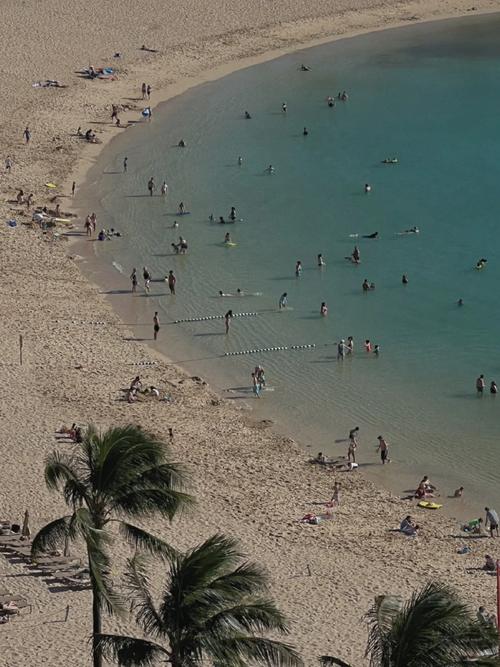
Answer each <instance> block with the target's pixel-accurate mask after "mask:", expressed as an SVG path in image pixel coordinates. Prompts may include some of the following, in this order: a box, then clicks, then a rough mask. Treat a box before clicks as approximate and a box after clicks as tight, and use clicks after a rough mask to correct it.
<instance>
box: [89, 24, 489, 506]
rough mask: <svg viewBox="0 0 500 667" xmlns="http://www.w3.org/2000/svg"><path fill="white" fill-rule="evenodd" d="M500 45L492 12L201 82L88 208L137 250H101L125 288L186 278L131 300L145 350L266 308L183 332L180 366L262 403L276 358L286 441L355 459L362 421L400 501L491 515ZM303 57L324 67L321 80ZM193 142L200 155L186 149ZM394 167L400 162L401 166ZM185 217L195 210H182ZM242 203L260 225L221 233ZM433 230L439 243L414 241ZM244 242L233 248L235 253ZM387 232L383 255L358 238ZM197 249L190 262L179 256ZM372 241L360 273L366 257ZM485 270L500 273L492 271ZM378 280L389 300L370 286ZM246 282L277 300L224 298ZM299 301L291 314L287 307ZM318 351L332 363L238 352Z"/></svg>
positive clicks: (122, 148) (162, 115)
mask: <svg viewBox="0 0 500 667" xmlns="http://www.w3.org/2000/svg"><path fill="white" fill-rule="evenodd" d="M499 30H500V18H499V16H496V15H495V16H491V15H490V16H487V17H472V16H471V17H468V18H467V19H461V20H454V21H446V22H440V23H434V24H423V25H418V26H412V27H409V28H404V29H398V30H391V31H384V32H381V33H375V34H372V35H366V36H361V37H357V38H354V39H350V40H342V41H339V42H336V43H333V44H330V45H326V46H321V47H317V48H314V49H310V50H306V51H302V52H299V53H297V54H294V55H292V56H286V57H284V58H281V59H278V60H275V61H272V62H269V63H265V64H262V65H258V66H255V67H252V68H250V69H247V70H243V71H240V72H237V73H235V74H233V75H230V76H228V77H225V78H224V79H221V80H219V81H216V82H213V83H209V84H206V85H203V86H199V87H197V88H195V89H193V90H191V91H189V92H187V93H185V94H184V95H182V96H180V97H178V98H175V99H173V100H171V101H170V102H168V103H166V104H165V105H163V106H162V107H161V108H160V109H159V110H158V111H156V112H155V114H154V118H153V121H152V122H151V123H149V124H142V125H141V126H140V127H135V128H134V129H131V130H129V131H127V132H126V133H124V135H122V136H121V137H120V139H119V140H117V141H114V142H112V144H111V145H110V147H109V148H107V149H106V150H105V152H104V154H103V157H102V159H101V160H100V162H99V163H98V164H97V165H96V167H94V168H93V170H92V171H91V173H90V175H89V181H88V183H87V185H86V186H85V187H84V188H83V190H82V193H81V197H80V202H83V201H86V200H87V201H88V200H91V201H92V208H96V209H97V211H98V215H99V221H100V224H101V225H102V226H104V227H115V228H117V229H119V230H120V231H121V232H122V233H123V234H124V236H123V238H121V239H115V240H113V241H112V242H105V243H97V242H96V243H95V244H93V245H94V249H95V251H96V253H97V255H98V258H99V259H100V260H101V262H102V263H101V267H102V266H104V267H105V271H106V270H108V269H111V271H113V275H112V276H110V275H109V273H108V278H107V279H106V280H107V282H108V284H109V285H111V286H114V287H116V288H117V289H118V290H128V289H129V285H130V283H129V279H128V276H129V274H130V271H131V268H132V266H136V267H137V269H138V271H139V273H141V272H142V267H143V266H144V265H147V266H148V267H149V269H150V270H151V271H152V273H153V276H154V278H161V277H163V276H164V275H165V274H166V273H168V270H169V269H173V270H174V272H175V274H176V276H177V280H178V282H177V296H175V297H171V296H170V295H168V288H167V286H166V285H165V284H164V283H160V282H153V283H152V288H151V295H150V296H149V297H144V296H143V295H142V294H138V295H137V296H131V295H129V294H126V293H123V294H116V295H115V297H114V298H115V303H116V302H118V308H119V309H120V308H121V309H122V310H126V312H127V313H128V317H131V318H132V321H131V322H132V323H138V324H140V325H141V327H140V328H139V329H138V330H139V331H141V332H142V333H143V335H144V332H146V334H145V336H144V337H146V338H147V337H149V336H150V334H151V329H152V325H151V321H152V315H153V312H154V311H155V310H159V312H160V316H161V319H162V322H164V323H165V324H166V323H167V322H172V321H174V320H176V319H185V318H192V317H201V316H209V315H222V314H223V313H224V312H226V310H227V309H229V308H232V309H233V310H234V311H235V312H242V311H244V312H255V311H257V312H258V313H259V314H258V315H257V316H254V317H247V318H238V319H234V320H233V322H232V327H231V332H230V335H229V336H225V335H224V334H223V330H224V326H223V322H222V321H221V320H214V321H203V322H196V323H188V324H178V325H169V326H164V327H163V329H162V331H161V332H160V338H161V340H160V343H159V345H160V346H165V347H164V349H165V351H166V352H167V354H169V355H170V356H171V357H173V358H174V360H177V359H182V360H183V361H186V359H189V358H192V359H197V360H198V361H196V362H193V368H202V369H203V372H205V373H206V374H208V376H210V377H211V378H214V379H215V380H216V381H217V382H218V384H219V385H220V386H222V387H223V388H226V389H227V388H229V387H242V386H244V387H250V372H251V370H252V369H253V367H254V365H255V364H257V363H261V364H263V365H264V366H265V369H266V375H267V380H268V384H269V385H270V386H271V387H272V388H273V391H268V392H265V393H264V395H263V397H262V400H261V401H260V402H259V406H258V411H259V413H262V414H266V415H268V414H272V415H273V416H274V417H275V418H276V419H277V421H278V425H279V426H280V428H282V429H283V430H285V431H287V432H290V433H294V434H296V435H298V437H299V438H300V439H301V440H302V441H304V442H306V443H310V444H311V447H312V448H314V450H319V449H323V450H328V451H330V452H332V453H336V454H344V453H345V443H335V440H339V439H342V438H343V437H345V434H346V432H347V430H348V429H349V428H351V427H352V426H353V425H355V424H359V425H360V427H361V429H362V430H361V446H360V449H359V453H358V458H359V460H360V462H361V463H364V464H366V465H367V466H369V472H370V474H372V475H376V476H377V478H379V479H381V480H382V481H383V482H384V483H386V484H389V485H391V486H392V487H393V488H396V489H398V490H403V489H406V488H409V487H408V484H410V486H412V485H414V484H416V482H417V481H418V479H417V478H419V477H420V476H421V475H422V474H423V473H428V474H429V475H431V477H432V478H433V480H436V481H437V482H438V483H439V485H440V486H441V487H442V490H443V493H444V494H446V493H449V492H450V491H451V490H452V489H453V488H455V487H456V486H459V485H461V484H463V485H464V486H465V487H466V494H467V496H468V498H469V499H472V500H470V505H469V507H470V508H471V510H472V509H473V510H474V511H476V510H479V509H480V508H482V507H483V506H484V504H485V503H488V504H490V505H493V506H495V504H496V503H497V504H498V500H499V499H500V498H499V492H498V487H497V482H498V466H497V456H498V451H499V449H498V430H499V429H498V423H499V420H498V415H499V410H500V405H498V401H499V400H500V396H496V397H495V396H490V394H489V393H488V394H485V395H484V396H483V397H482V398H481V399H478V398H477V396H476V395H475V389H474V382H475V378H476V377H477V376H478V374H479V373H484V374H485V376H486V379H487V381H489V380H491V379H495V378H496V379H497V380H498V381H499V382H500V361H499V360H498V359H497V350H498V340H497V336H498V332H499V324H500V312H499V309H498V305H497V303H498V299H497V295H496V288H497V285H498V284H499V280H500V238H499V234H498V229H497V228H498V221H497V219H496V218H497V209H498V203H499V192H500V189H499V187H498V179H499V175H500V168H499V158H498V148H497V137H498V131H499V130H498V118H499V116H498V110H499V109H500V87H499V86H498V74H499V70H500V43H499V41H498V38H497V36H498V34H499ZM302 62H307V63H308V64H309V65H310V66H311V68H312V70H311V71H310V72H301V71H299V69H298V65H299V64H300V63H302ZM343 89H346V90H347V91H348V93H349V101H348V102H346V103H342V102H336V105H335V108H333V109H331V108H329V107H328V106H327V104H326V97H327V96H328V95H335V94H336V93H337V92H338V91H340V90H343ZM284 101H286V103H287V105H288V112H287V113H286V115H285V114H283V113H282V112H281V104H282V102H284ZM245 109H248V110H249V111H250V113H251V115H252V119H251V120H245V119H244V117H243V111H244V110H245ZM304 126H307V128H308V129H309V135H308V136H303V134H302V130H303V127H304ZM181 137H182V138H184V139H185V140H186V142H187V144H188V145H187V148H184V149H181V148H178V147H176V144H177V142H178V141H179V139H180V138H181ZM124 155H127V156H128V163H129V171H128V173H127V174H123V173H122V160H123V156H124ZM239 155H241V156H243V158H244V161H243V165H242V166H238V164H237V157H238V156H239ZM393 155H396V156H397V157H398V160H399V163H398V164H397V165H383V164H381V160H382V159H383V158H385V157H388V156H393ZM269 164H272V165H273V166H274V167H275V174H273V175H270V174H267V173H265V172H264V170H265V168H266V166H267V165H269ZM150 176H154V177H155V180H156V184H157V188H158V190H157V194H158V192H159V187H160V185H161V182H162V181H163V179H166V180H167V182H168V185H169V195H168V197H167V198H163V197H160V196H155V197H149V196H148V194H147V188H146V184H147V181H148V179H149V177H150ZM365 183H370V184H371V185H372V192H371V193H370V194H368V195H367V194H365V193H364V191H363V186H364V184H365ZM180 201H184V202H185V204H186V206H187V209H188V210H190V211H191V213H190V215H187V216H184V217H182V218H179V217H178V216H176V211H177V204H178V202H180ZM232 205H234V206H236V207H237V211H238V217H241V218H243V222H237V223H236V224H234V225H229V226H224V225H219V224H216V223H210V222H209V220H208V216H209V214H210V213H212V214H213V215H214V216H216V219H217V218H218V216H219V215H223V216H225V217H227V215H228V213H229V209H230V207H231V206H232ZM174 220H179V221H180V227H179V229H173V228H172V224H173V221H174ZM414 225H417V226H418V227H419V228H420V230H421V232H420V234H419V235H408V236H399V235H398V232H400V231H401V230H404V229H408V228H410V227H413V226H414ZM228 231H229V233H230V234H231V237H232V238H233V240H234V241H235V242H236V243H237V245H236V246H234V247H231V248H227V247H224V245H223V243H222V241H223V238H224V234H225V233H226V232H228ZM374 231H378V232H379V235H380V238H379V239H378V240H376V241H373V240H368V239H363V238H359V239H353V238H351V237H350V235H352V234H360V235H363V234H369V233H372V232H374ZM179 234H182V236H184V237H185V238H187V240H188V243H189V252H188V254H187V255H185V256H179V255H173V254H172V253H171V247H170V244H171V243H172V242H174V241H176V240H177V238H178V236H179ZM354 242H357V243H358V245H359V248H360V251H361V258H362V262H361V264H360V265H359V266H354V265H352V264H350V263H349V262H347V261H346V260H345V259H344V257H345V256H348V255H349V254H350V253H351V251H352V248H353V245H354ZM318 253H322V254H323V256H324V258H325V261H326V263H327V266H326V267H324V268H323V269H318V268H317V266H316V256H317V254H318ZM481 257H486V258H488V264H487V267H486V268H485V269H484V270H483V271H476V270H474V266H475V263H476V261H477V260H478V259H479V258H481ZM298 259H300V260H301V261H302V263H303V267H304V270H303V273H302V276H301V277H300V278H296V277H295V275H294V268H295V262H296V260H298ZM102 271H103V269H102V268H101V269H100V272H101V277H100V280H101V282H102V279H103V278H102ZM403 273H406V274H407V275H408V278H409V284H408V285H402V283H401V276H402V274H403ZM364 278H368V280H369V281H373V282H374V283H375V284H376V289H375V291H373V292H370V293H363V292H362V290H361V283H362V282H363V279H364ZM238 287H240V288H242V289H244V290H246V291H250V292H262V296H256V297H245V298H239V299H229V298H225V299H220V298H216V295H217V293H218V290H219V289H222V290H224V291H225V292H235V291H236V289H237V288H238ZM283 292H287V293H288V300H289V305H290V309H289V310H287V311H286V312H278V311H277V302H278V299H279V296H280V294H281V293H283ZM459 298H463V300H464V306H463V307H461V308H460V307H458V306H457V300H458V299H459ZM322 301H326V302H327V304H328V307H329V314H328V317H326V318H322V317H321V316H320V315H319V308H320V303H321V302H322ZM349 335H352V336H354V339H355V345H356V348H355V354H354V355H353V356H352V358H349V359H346V360H345V361H344V362H338V361H337V360H336V349H335V346H334V345H333V343H334V341H338V340H339V339H340V338H347V336H349ZM366 338H369V339H370V340H371V341H372V342H374V343H378V344H380V346H381V354H380V356H379V357H378V358H377V357H375V356H374V355H373V354H365V353H364V351H363V341H364V340H365V339H366ZM301 344H316V347H315V348H314V349H311V350H303V351H290V350H288V351H276V352H267V353H262V354H257V355H243V356H237V357H233V356H231V357H221V355H223V354H224V353H225V352H234V351H240V350H248V349H255V348H266V347H272V346H287V345H288V346H290V345H301ZM228 395H229V396H232V397H237V396H247V397H248V396H249V393H248V390H246V391H244V392H241V391H235V392H232V393H230V394H228ZM255 403H256V402H255ZM379 433H383V434H384V435H385V437H386V438H387V439H388V441H389V442H390V444H391V458H392V460H393V463H394V464H395V465H391V466H387V469H382V466H380V465H379V464H378V459H377V457H376V455H375V445H376V436H377V435H378V434H379ZM375 464H376V465H375ZM410 480H411V481H410Z"/></svg>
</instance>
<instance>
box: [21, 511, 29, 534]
mask: <svg viewBox="0 0 500 667" xmlns="http://www.w3.org/2000/svg"><path fill="white" fill-rule="evenodd" d="M29 520H30V513H29V512H28V510H26V512H25V513H24V520H23V528H22V530H21V535H22V537H31V530H30V526H29Z"/></svg>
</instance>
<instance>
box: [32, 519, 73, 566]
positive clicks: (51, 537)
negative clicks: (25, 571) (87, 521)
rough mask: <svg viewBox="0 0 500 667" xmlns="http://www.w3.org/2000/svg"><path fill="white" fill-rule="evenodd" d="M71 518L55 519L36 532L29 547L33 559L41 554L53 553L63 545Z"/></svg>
mask: <svg viewBox="0 0 500 667" xmlns="http://www.w3.org/2000/svg"><path fill="white" fill-rule="evenodd" d="M71 518H72V517H71V516H63V517H61V518H60V519H55V521H51V522H50V523H48V524H47V525H46V526H44V527H43V528H41V529H40V530H39V531H38V533H37V534H36V535H35V537H34V538H33V543H32V545H31V555H32V556H33V558H35V557H36V556H39V555H40V554H42V553H43V552H47V551H55V550H56V549H59V548H60V547H62V546H63V545H64V540H65V539H66V536H67V535H68V528H69V525H70V520H71Z"/></svg>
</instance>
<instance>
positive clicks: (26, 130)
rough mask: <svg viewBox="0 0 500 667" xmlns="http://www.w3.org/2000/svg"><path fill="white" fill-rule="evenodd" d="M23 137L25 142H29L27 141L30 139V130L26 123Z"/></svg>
mask: <svg viewBox="0 0 500 667" xmlns="http://www.w3.org/2000/svg"><path fill="white" fill-rule="evenodd" d="M23 137H24V141H25V142H26V143H27V144H29V142H30V140H31V131H30V128H29V127H28V126H27V125H26V127H25V128H24V132H23Z"/></svg>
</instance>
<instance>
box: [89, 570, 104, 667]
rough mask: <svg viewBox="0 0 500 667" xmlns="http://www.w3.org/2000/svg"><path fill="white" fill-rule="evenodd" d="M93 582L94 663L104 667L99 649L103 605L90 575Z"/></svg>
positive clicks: (95, 666) (96, 665) (97, 666)
mask: <svg viewBox="0 0 500 667" xmlns="http://www.w3.org/2000/svg"><path fill="white" fill-rule="evenodd" d="M90 580H91V582H92V661H93V665H94V667H102V653H101V650H100V648H99V647H98V641H99V635H100V634H101V632H102V616H101V605H100V601H99V591H98V590H97V586H96V584H95V581H94V577H93V576H92V571H91V573H90Z"/></svg>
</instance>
